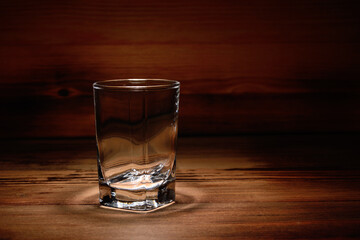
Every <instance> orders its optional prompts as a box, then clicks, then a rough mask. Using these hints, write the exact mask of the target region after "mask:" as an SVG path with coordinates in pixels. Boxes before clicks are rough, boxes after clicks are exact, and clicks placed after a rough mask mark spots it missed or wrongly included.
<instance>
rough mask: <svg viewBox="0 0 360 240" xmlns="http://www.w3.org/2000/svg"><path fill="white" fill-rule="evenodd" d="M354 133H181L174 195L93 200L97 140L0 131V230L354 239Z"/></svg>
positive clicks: (42, 234) (358, 218)
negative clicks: (125, 205)
mask: <svg viewBox="0 0 360 240" xmlns="http://www.w3.org/2000/svg"><path fill="white" fill-rule="evenodd" d="M359 137H360V136H359V135H354V134H353V135H345V134H335V135H297V136H294V135H277V136H241V137H213V138H205V137H196V138H180V139H179V149H178V170H177V182H176V204H174V205H172V206H170V207H168V208H165V209H162V210H159V211H156V212H153V213H148V214H133V213H126V212H121V211H114V210H108V209H103V208H100V207H99V204H98V195H97V194H98V187H97V171H96V151H95V142H94V140H91V139H90V140H89V139H62V140H48V139H42V140H41V139H40V140H2V141H1V146H2V150H1V158H0V162H1V167H0V181H1V185H0V191H1V194H0V239H70V238H72V239H351V238H354V239H355V238H360V174H359V173H360V163H359V150H358V143H359V142H360V141H359Z"/></svg>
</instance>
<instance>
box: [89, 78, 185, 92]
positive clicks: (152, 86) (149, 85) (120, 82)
mask: <svg viewBox="0 0 360 240" xmlns="http://www.w3.org/2000/svg"><path fill="white" fill-rule="evenodd" d="M131 83H132V84H131ZM142 83H143V84H142ZM179 86H180V82H179V81H176V80H168V79H155V78H124V79H110V80H103V81H97V82H95V83H93V88H94V89H97V90H127V91H139V90H140V91H141V90H166V89H174V88H177V87H179Z"/></svg>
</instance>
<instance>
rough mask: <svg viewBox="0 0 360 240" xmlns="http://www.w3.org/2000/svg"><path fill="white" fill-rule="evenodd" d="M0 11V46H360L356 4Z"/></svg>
mask: <svg viewBox="0 0 360 240" xmlns="http://www.w3.org/2000/svg"><path fill="white" fill-rule="evenodd" d="M0 9H1V20H2V21H0V30H2V31H4V34H3V37H2V38H1V40H0V41H1V45H4V44H6V45H14V44H32V45H43V44H46V45H47V44H124V43H129V42H130V43H144V42H145V43H148V42H157V43H167V42H171V43H174V44H182V43H184V42H195V43H209V42H210V43H221V42H226V43H231V42H239V41H242V42H250V43H253V42H349V41H358V40H359V31H358V24H359V22H358V21H359V16H358V15H357V14H356V13H357V12H358V10H359V5H358V4H357V2H355V1H347V2H339V1H335V0H331V1H323V0H322V1H316V2H314V1H311V0H305V1H291V2H289V1H285V0H280V1H276V2H269V1H265V0H256V1H220V0H216V1H211V2H209V1H204V0H197V1H191V0H186V1H181V2H164V1H152V2H151V3H149V2H147V1H144V0H142V1H136V2H132V1H121V2H117V1H109V2H106V3H103V2H101V3H100V2H99V1H96V0H92V1H82V0H76V1H71V2H67V3H66V4H64V2H63V1H59V0H55V1H51V2H49V1H43V0H36V1H32V2H31V3H29V2H27V1H24V0H17V1H2V2H1V8H0ZM5 32H6V33H7V34H5Z"/></svg>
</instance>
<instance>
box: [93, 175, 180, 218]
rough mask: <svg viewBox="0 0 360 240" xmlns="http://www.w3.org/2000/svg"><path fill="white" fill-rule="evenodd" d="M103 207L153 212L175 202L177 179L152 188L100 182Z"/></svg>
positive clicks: (100, 198)
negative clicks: (129, 188)
mask: <svg viewBox="0 0 360 240" xmlns="http://www.w3.org/2000/svg"><path fill="white" fill-rule="evenodd" d="M99 189H100V197H99V200H100V205H101V207H106V208H112V209H117V210H124V211H130V212H151V211H155V210H158V209H161V208H164V207H167V206H169V205H171V204H173V203H175V181H173V182H168V183H167V184H164V185H161V186H160V187H158V188H155V189H151V190H136V191H134V190H124V189H116V188H114V187H111V186H109V185H107V184H101V183H100V184H99Z"/></svg>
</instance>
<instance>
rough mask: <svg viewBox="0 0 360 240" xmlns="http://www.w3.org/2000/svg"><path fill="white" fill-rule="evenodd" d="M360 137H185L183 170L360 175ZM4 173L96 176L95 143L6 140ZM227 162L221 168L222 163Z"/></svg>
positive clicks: (1, 160)
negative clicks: (350, 172)
mask: <svg viewBox="0 0 360 240" xmlns="http://www.w3.org/2000/svg"><path fill="white" fill-rule="evenodd" d="M359 138H360V136H359V135H358V134H324V135H313V134H308V135H288V134H286V135H255V136H254V135H250V136H246V135H244V136H237V137H180V138H179V139H178V151H177V166H178V168H179V169H235V170H236V169H238V170H253V171H255V170H256V171H258V170H280V171H289V170H309V171H318V170H346V171H348V170H360V162H359V161H357V156H359V154H360V152H359V148H358V142H359ZM0 145H1V146H2V151H1V155H0V156H1V157H0V163H1V164H0V170H2V171H8V170H19V171H23V170H29V168H30V169H36V170H39V171H40V170H41V171H55V170H59V171H66V170H76V171H79V172H80V173H81V172H89V171H90V172H91V171H93V172H96V157H97V155H96V143H95V138H92V139H58V140H49V139H37V140H2V141H0ZM218 159H221V165H219V163H218Z"/></svg>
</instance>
